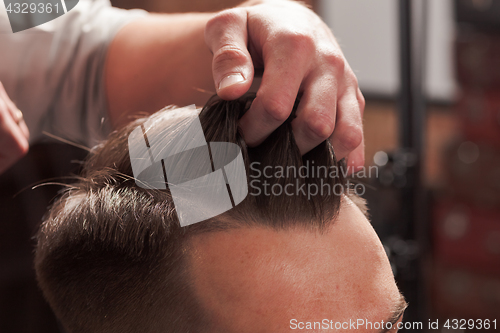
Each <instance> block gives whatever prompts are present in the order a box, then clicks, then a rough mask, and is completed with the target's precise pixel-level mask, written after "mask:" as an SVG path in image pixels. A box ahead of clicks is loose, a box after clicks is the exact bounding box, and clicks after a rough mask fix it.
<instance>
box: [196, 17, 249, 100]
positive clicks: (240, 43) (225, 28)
mask: <svg viewBox="0 0 500 333" xmlns="http://www.w3.org/2000/svg"><path fill="white" fill-rule="evenodd" d="M205 42H206V43H207V45H208V47H209V48H210V50H211V51H212V53H213V55H214V57H213V61H212V71H213V77H214V81H215V88H216V90H217V94H218V95H219V97H221V98H222V99H226V100H232V99H236V98H239V97H241V96H242V95H243V94H244V93H246V92H247V91H248V89H250V86H251V85H252V81H253V75H254V68H253V64H252V58H251V56H250V53H249V52H248V48H247V42H248V32H247V13H246V10H245V9H243V8H235V9H229V10H225V11H222V12H220V13H219V14H217V15H216V16H214V17H213V18H212V19H210V21H208V23H207V25H206V28H205Z"/></svg>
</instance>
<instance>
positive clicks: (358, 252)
mask: <svg viewBox="0 0 500 333" xmlns="http://www.w3.org/2000/svg"><path fill="white" fill-rule="evenodd" d="M189 262H190V266H191V274H190V276H192V278H193V281H192V282H193V287H194V289H195V293H196V295H197V296H198V298H199V300H200V302H201V304H202V306H203V307H204V308H205V309H206V310H207V311H208V312H209V313H210V315H211V317H212V319H213V320H214V321H216V322H217V325H218V326H221V325H225V327H224V329H225V330H226V331H232V330H234V331H239V332H243V331H244V330H242V328H248V329H249V332H252V331H253V332H255V331H259V330H262V331H264V332H267V331H269V332H281V331H289V328H290V327H289V323H290V320H291V319H297V320H298V321H314V320H318V321H321V320H322V319H324V318H328V319H331V320H334V321H335V320H339V321H340V320H349V319H350V318H351V319H357V318H367V319H371V320H373V321H381V320H386V319H387V317H388V316H389V314H390V312H391V307H392V306H393V304H394V303H395V300H396V299H397V298H398V296H399V293H398V291H397V287H396V285H395V283H394V278H393V276H392V272H391V270H390V266H389V263H388V260H387V258H386V256H385V253H384V250H383V247H382V245H381V244H380V242H379V240H378V238H377V236H376V234H375V232H374V231H373V229H372V228H371V226H370V224H369V222H368V221H367V220H366V218H365V217H364V216H363V214H362V213H361V212H360V211H359V209H357V207H356V206H355V205H353V204H352V203H350V202H349V201H344V202H343V204H342V207H341V210H340V214H339V216H338V218H337V220H336V221H335V223H333V225H332V227H331V229H330V230H329V231H328V232H327V233H324V234H319V233H316V232H312V231H306V230H303V229H295V230H287V231H275V230H270V229H265V228H241V229H232V230H228V231H223V232H214V233H208V234H201V235H197V236H195V237H193V238H192V239H191V241H190V251H189Z"/></svg>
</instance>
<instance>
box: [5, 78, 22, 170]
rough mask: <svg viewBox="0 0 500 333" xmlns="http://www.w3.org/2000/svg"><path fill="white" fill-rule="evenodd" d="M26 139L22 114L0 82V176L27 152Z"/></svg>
mask: <svg viewBox="0 0 500 333" xmlns="http://www.w3.org/2000/svg"><path fill="white" fill-rule="evenodd" d="M28 138H29V132H28V127H26V123H25V122H24V119H23V114H22V113H21V111H19V109H18V108H17V107H16V106H15V105H14V103H13V102H12V101H11V100H10V98H9V96H7V92H6V91H5V89H4V87H3V85H2V83H1V82H0V174H1V173H3V172H4V171H5V170H7V169H8V168H9V167H10V166H12V165H13V164H14V163H15V162H16V161H17V160H19V159H20V158H21V157H23V156H24V155H25V154H26V153H27V152H28V148H29V144H28Z"/></svg>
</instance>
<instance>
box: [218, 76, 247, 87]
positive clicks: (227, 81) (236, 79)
mask: <svg viewBox="0 0 500 333" xmlns="http://www.w3.org/2000/svg"><path fill="white" fill-rule="evenodd" d="M243 81H245V78H244V77H243V75H241V74H240V73H236V74H231V75H228V76H226V77H225V78H223V79H222V80H221V81H220V83H219V90H221V89H224V88H226V87H229V86H232V85H233V84H236V83H240V82H243Z"/></svg>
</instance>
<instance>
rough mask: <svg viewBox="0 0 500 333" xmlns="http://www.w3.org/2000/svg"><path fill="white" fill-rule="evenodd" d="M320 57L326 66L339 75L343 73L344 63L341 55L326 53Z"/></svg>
mask: <svg viewBox="0 0 500 333" xmlns="http://www.w3.org/2000/svg"><path fill="white" fill-rule="evenodd" d="M322 57H323V59H324V61H325V62H326V64H327V65H328V66H330V67H333V68H335V70H336V71H337V72H340V73H341V74H343V73H345V71H346V61H345V59H344V56H343V55H342V54H341V53H339V52H336V51H328V52H324V53H323V55H322Z"/></svg>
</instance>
